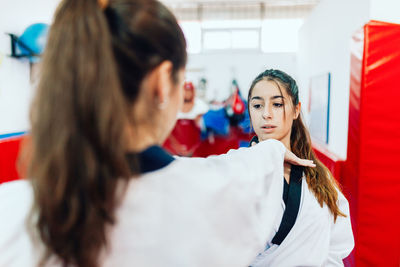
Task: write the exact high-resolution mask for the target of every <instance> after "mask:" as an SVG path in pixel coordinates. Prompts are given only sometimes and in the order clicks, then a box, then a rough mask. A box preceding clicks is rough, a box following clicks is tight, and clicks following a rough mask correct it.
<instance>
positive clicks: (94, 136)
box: [28, 0, 133, 267]
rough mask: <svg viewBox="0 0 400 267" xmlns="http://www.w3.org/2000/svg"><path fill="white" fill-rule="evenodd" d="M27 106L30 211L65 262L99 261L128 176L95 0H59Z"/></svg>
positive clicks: (116, 89) (113, 72) (122, 120)
mask: <svg viewBox="0 0 400 267" xmlns="http://www.w3.org/2000/svg"><path fill="white" fill-rule="evenodd" d="M37 90H38V91H37V94H36V98H35V100H34V103H33V105H32V109H31V124H32V146H33V155H32V161H31V165H30V168H29V173H28V174H29V176H30V177H31V178H32V179H31V182H32V185H33V189H34V198H35V206H34V208H33V211H32V216H31V218H32V219H34V220H35V221H34V223H35V224H36V228H37V230H38V236H39V238H40V239H41V241H42V242H43V243H44V245H45V247H46V252H45V255H44V257H43V259H42V261H41V264H40V265H44V264H45V263H46V262H48V260H49V258H50V257H51V255H56V256H57V258H58V259H59V260H60V261H61V262H62V263H63V265H64V266H69V265H76V266H88V267H92V266H98V258H99V255H100V253H101V251H102V248H103V247H105V246H106V245H107V238H106V235H107V234H106V232H107V231H106V230H107V227H108V226H110V225H112V224H113V223H114V222H115V216H114V212H113V211H114V209H115V207H116V205H117V200H118V199H117V198H116V196H115V195H116V190H117V186H118V183H119V181H120V180H121V179H123V180H125V181H127V178H129V177H130V176H132V174H133V173H132V172H131V170H130V169H129V167H128V164H127V162H126V159H125V153H126V142H127V139H126V136H124V132H125V131H124V126H125V125H126V121H127V117H126V114H127V110H126V101H125V99H124V97H123V94H122V90H121V86H120V80H119V77H118V74H117V67H116V62H115V59H114V55H113V50H112V45H111V34H110V31H109V29H108V23H107V21H106V18H105V15H104V13H103V10H102V9H101V8H100V7H99V6H98V3H97V1H96V0H84V1H83V0H64V1H63V2H62V3H61V4H60V6H59V7H58V9H57V11H56V13H55V17H54V23H53V25H52V27H51V30H50V33H49V40H48V45H47V48H46V51H45V54H44V59H43V67H42V73H41V77H40V82H39V86H38V89H37Z"/></svg>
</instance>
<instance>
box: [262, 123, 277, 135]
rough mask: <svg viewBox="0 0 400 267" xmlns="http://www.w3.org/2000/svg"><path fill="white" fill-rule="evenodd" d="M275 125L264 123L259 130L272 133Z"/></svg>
mask: <svg viewBox="0 0 400 267" xmlns="http://www.w3.org/2000/svg"><path fill="white" fill-rule="evenodd" d="M275 128H276V126H274V125H264V126H262V127H261V130H262V131H263V132H264V133H272V132H273V131H274V130H275Z"/></svg>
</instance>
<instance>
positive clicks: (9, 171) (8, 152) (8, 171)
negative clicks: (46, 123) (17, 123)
mask: <svg viewBox="0 0 400 267" xmlns="http://www.w3.org/2000/svg"><path fill="white" fill-rule="evenodd" d="M22 139H23V137H21V136H19V137H12V138H6V139H2V140H0V183H4V182H8V181H13V180H17V179H19V178H20V177H19V174H18V171H17V158H18V155H19V151H20V147H21V142H22Z"/></svg>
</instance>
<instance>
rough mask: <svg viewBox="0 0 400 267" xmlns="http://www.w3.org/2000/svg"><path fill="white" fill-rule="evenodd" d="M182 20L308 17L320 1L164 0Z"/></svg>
mask: <svg viewBox="0 0 400 267" xmlns="http://www.w3.org/2000/svg"><path fill="white" fill-rule="evenodd" d="M161 1H162V2H163V3H165V4H166V5H167V6H169V7H170V8H171V9H172V11H173V12H174V13H175V15H176V16H177V17H178V19H179V20H200V21H204V20H215V19H268V18H305V17H306V16H308V14H309V13H310V12H311V11H312V9H313V8H314V7H315V6H316V5H317V4H318V3H319V1H320V0H259V1H257V0H247V1H246V0H229V1H228V0H212V1H211V0H161Z"/></svg>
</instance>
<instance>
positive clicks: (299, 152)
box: [247, 69, 346, 221]
mask: <svg viewBox="0 0 400 267" xmlns="http://www.w3.org/2000/svg"><path fill="white" fill-rule="evenodd" d="M262 80H265V81H271V82H274V83H275V84H276V86H277V87H278V89H279V90H280V92H281V94H282V88H283V89H284V90H286V93H287V94H288V95H289V96H290V100H291V101H292V106H293V108H294V107H296V106H297V105H298V104H299V89H298V86H297V84H296V81H295V80H294V79H293V78H292V77H290V75H288V74H287V73H285V72H283V71H280V70H274V69H269V70H266V71H264V72H262V73H260V74H259V75H258V76H257V77H256V78H255V79H254V81H253V82H252V84H251V86H250V90H249V94H248V99H247V103H248V104H247V105H248V106H247V108H248V110H249V114H250V109H249V105H250V104H249V103H250V99H251V95H252V92H253V88H254V86H255V85H256V84H257V83H258V82H260V81H262ZM283 103H284V105H286V103H285V102H283ZM290 146H291V149H292V152H293V153H294V154H296V156H298V157H300V158H303V159H310V160H313V161H314V163H315V164H316V165H317V166H316V167H315V168H305V170H304V173H305V176H306V179H307V184H308V187H309V188H310V189H311V191H312V192H313V193H314V196H315V197H316V199H317V201H318V202H319V204H320V205H321V207H322V206H323V205H324V204H326V205H327V206H328V208H329V210H330V212H331V213H332V214H333V216H334V221H336V218H337V216H343V217H346V215H345V214H344V213H342V212H341V211H340V210H339V207H338V203H337V202H338V190H339V191H340V186H339V184H338V182H337V181H336V180H335V178H334V177H333V175H332V173H331V172H330V171H329V169H328V168H327V167H326V166H325V165H324V164H323V163H322V162H321V161H319V160H318V158H317V157H316V156H315V154H314V151H313V149H312V146H311V138H310V134H309V132H308V130H307V128H306V126H305V125H304V123H303V120H302V117H301V115H299V116H298V118H297V119H295V120H293V125H292V129H291V135H290Z"/></svg>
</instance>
